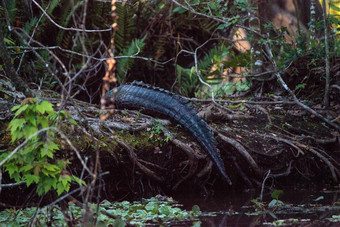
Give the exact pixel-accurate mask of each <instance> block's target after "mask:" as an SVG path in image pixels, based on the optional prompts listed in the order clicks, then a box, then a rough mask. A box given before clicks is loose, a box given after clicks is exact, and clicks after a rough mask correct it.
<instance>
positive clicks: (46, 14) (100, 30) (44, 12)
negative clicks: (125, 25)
mask: <svg viewBox="0 0 340 227" xmlns="http://www.w3.org/2000/svg"><path fill="white" fill-rule="evenodd" d="M32 2H33V3H34V4H35V5H36V6H37V7H38V8H39V9H40V10H41V11H42V12H43V14H45V16H46V17H47V18H48V19H49V20H50V21H51V22H52V24H54V25H55V26H57V27H58V28H60V29H63V30H66V31H76V32H96V33H97V32H108V31H111V28H107V29H97V30H87V29H80V28H65V27H63V26H61V25H59V24H57V23H56V22H55V21H54V20H53V19H52V18H51V17H50V15H48V13H47V12H46V11H45V10H44V9H43V8H42V7H41V6H40V5H39V4H38V3H37V2H36V1H35V0H32Z"/></svg>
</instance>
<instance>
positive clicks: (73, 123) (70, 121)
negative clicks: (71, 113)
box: [67, 118, 78, 125]
mask: <svg viewBox="0 0 340 227" xmlns="http://www.w3.org/2000/svg"><path fill="white" fill-rule="evenodd" d="M67 121H68V122H69V123H70V124H72V125H78V124H77V122H76V121H75V120H73V119H72V118H68V119H67Z"/></svg>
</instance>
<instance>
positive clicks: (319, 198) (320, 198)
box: [313, 196, 325, 202]
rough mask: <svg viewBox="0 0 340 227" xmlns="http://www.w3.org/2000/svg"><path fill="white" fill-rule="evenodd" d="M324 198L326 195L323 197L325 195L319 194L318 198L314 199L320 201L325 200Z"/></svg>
mask: <svg viewBox="0 0 340 227" xmlns="http://www.w3.org/2000/svg"><path fill="white" fill-rule="evenodd" d="M324 198H325V197H323V196H319V197H318V198H316V199H313V201H315V202H317V201H319V200H323V199H324Z"/></svg>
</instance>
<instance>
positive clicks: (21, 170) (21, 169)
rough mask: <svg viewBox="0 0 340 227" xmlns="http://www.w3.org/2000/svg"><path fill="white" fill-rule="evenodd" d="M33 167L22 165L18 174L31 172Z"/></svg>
mask: <svg viewBox="0 0 340 227" xmlns="http://www.w3.org/2000/svg"><path fill="white" fill-rule="evenodd" d="M33 168H34V166H33V165H32V164H27V165H24V166H23V167H21V168H20V169H19V171H20V172H27V171H28V170H31V169H33Z"/></svg>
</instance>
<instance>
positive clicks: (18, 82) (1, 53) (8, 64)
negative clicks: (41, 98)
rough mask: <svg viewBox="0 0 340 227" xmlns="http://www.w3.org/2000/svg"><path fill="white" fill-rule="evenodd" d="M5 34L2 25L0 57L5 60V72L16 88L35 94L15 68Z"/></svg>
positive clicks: (28, 93)
mask: <svg viewBox="0 0 340 227" xmlns="http://www.w3.org/2000/svg"><path fill="white" fill-rule="evenodd" d="M3 34H4V33H3V29H2V28H1V27H0V59H2V61H3V66H4V70H5V74H6V76H7V77H8V78H9V79H10V80H11V82H12V84H13V85H14V86H15V88H16V90H18V91H22V92H23V93H24V94H25V95H26V96H33V93H32V91H31V89H29V87H28V86H27V85H26V83H25V82H24V81H23V80H22V79H21V77H20V76H19V75H18V74H17V73H16V71H15V69H14V66H13V64H12V61H11V57H10V56H9V54H8V51H7V48H6V45H5V41H4V36H3Z"/></svg>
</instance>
